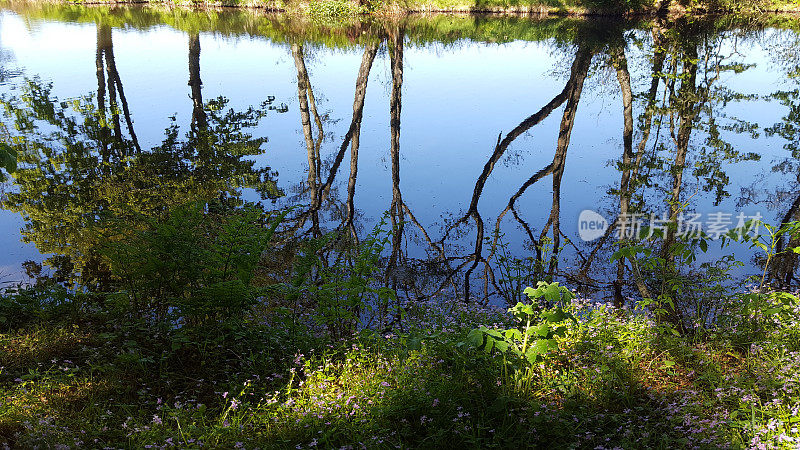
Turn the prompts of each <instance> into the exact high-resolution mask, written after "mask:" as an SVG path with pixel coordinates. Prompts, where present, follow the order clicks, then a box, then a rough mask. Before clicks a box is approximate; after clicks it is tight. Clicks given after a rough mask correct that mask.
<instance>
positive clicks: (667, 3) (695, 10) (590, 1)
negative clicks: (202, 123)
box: [32, 0, 800, 18]
mask: <svg viewBox="0 0 800 450" xmlns="http://www.w3.org/2000/svg"><path fill="white" fill-rule="evenodd" d="M32 3H34V4H42V3H45V4H46V3H53V4H78V5H133V4H137V5H142V4H146V5H164V6H170V7H174V6H185V7H205V8H208V7H212V8H213V7H238V8H249V9H260V10H266V11H271V12H289V13H295V14H298V13H299V14H308V15H312V16H327V17H340V18H341V17H347V16H363V15H371V16H378V17H386V16H389V17H392V16H398V15H406V14H409V13H468V14H482V13H507V14H524V15H535V16H547V15H558V16H612V17H622V16H631V15H645V16H647V15H649V16H655V15H661V16H670V17H681V16H685V15H691V16H701V15H706V14H731V13H735V14H763V13H769V12H772V13H780V12H788V13H792V12H798V11H800V3H798V2H797V1H796V0H756V1H743V0H699V1H698V0H661V1H659V0H205V1H196V0H74V1H71V0H64V1H52V0H43V1H34V2H32Z"/></svg>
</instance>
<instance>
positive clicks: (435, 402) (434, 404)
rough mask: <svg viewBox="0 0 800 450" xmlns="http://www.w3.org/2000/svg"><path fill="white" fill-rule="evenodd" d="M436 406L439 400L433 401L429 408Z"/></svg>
mask: <svg viewBox="0 0 800 450" xmlns="http://www.w3.org/2000/svg"><path fill="white" fill-rule="evenodd" d="M438 405H439V399H438V398H435V399H433V404H431V407H432V408H435V407H436V406H438Z"/></svg>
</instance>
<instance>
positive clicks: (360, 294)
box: [286, 217, 399, 339]
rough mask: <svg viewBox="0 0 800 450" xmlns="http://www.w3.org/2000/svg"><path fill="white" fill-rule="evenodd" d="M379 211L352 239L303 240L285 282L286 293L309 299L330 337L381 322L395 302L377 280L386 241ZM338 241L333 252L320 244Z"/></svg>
mask: <svg viewBox="0 0 800 450" xmlns="http://www.w3.org/2000/svg"><path fill="white" fill-rule="evenodd" d="M385 225H386V218H385V217H384V218H383V220H381V222H380V223H378V224H377V225H376V226H375V227H374V228H373V230H372V232H371V233H370V234H369V235H368V236H367V237H366V238H365V239H363V240H361V241H360V242H358V243H353V242H348V241H346V240H343V241H339V242H337V240H338V239H339V238H340V237H341V236H340V235H339V234H337V233H334V232H332V233H329V234H326V235H324V236H322V237H321V238H316V239H309V240H305V241H303V242H302V243H301V245H300V251H299V255H298V257H297V259H296V261H295V265H294V268H293V272H294V275H293V277H292V282H291V283H290V284H288V285H287V286H286V289H287V292H288V296H289V298H290V299H291V300H292V301H294V302H297V301H298V300H299V299H300V298H301V297H302V298H304V299H307V300H309V301H310V302H311V304H312V305H313V311H314V312H313V317H314V320H315V321H316V322H317V323H318V324H320V325H322V326H324V327H325V329H326V330H327V331H328V333H329V334H330V335H331V336H332V337H334V338H337V339H338V338H342V337H345V336H349V335H351V334H352V333H354V332H355V331H356V330H357V329H358V327H359V326H360V325H361V326H375V327H383V326H385V325H387V323H388V318H389V316H390V315H392V314H399V310H397V308H396V301H397V294H396V293H395V292H394V290H392V289H390V288H388V287H385V286H383V285H382V283H381V282H380V280H379V279H378V276H379V274H380V271H381V266H380V259H381V253H382V251H383V249H384V247H385V246H386V244H387V243H388V242H389V239H390V236H391V235H390V233H389V232H388V231H387V230H385V229H384V227H385ZM334 245H338V246H339V247H338V248H336V249H334V251H333V252H325V251H324V250H326V249H328V248H330V247H331V246H334Z"/></svg>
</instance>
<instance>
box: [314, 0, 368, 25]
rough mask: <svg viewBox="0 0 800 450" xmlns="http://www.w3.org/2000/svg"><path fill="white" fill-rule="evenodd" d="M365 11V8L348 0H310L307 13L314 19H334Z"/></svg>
mask: <svg viewBox="0 0 800 450" xmlns="http://www.w3.org/2000/svg"><path fill="white" fill-rule="evenodd" d="M365 12H367V11H366V9H365V8H363V7H361V6H360V5H357V4H355V3H354V2H352V1H350V0H312V1H311V2H309V4H308V13H309V15H310V16H311V17H312V18H314V19H321V20H335V19H342V18H346V17H351V16H356V15H359V14H363V13H365Z"/></svg>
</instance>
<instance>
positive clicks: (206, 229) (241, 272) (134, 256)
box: [102, 204, 288, 325]
mask: <svg viewBox="0 0 800 450" xmlns="http://www.w3.org/2000/svg"><path fill="white" fill-rule="evenodd" d="M205 209H206V206H205V205H201V204H194V205H189V206H185V207H180V208H176V209H174V210H173V211H171V212H170V213H169V215H168V216H167V217H166V218H165V219H163V220H159V219H152V218H147V217H144V218H140V219H139V220H138V221H136V222H137V223H138V222H143V223H144V227H143V229H141V230H135V229H134V230H131V228H130V226H129V224H128V223H124V224H117V225H118V226H117V227H115V229H113V230H114V231H112V232H110V233H109V234H108V235H107V236H106V237H107V239H108V242H109V243H108V244H107V245H106V246H105V247H104V248H103V250H102V253H103V255H104V256H105V257H107V258H108V260H109V262H110V270H111V273H112V275H113V277H114V278H115V281H117V284H118V285H119V286H121V287H122V288H123V289H124V290H123V291H119V292H117V293H115V294H113V295H112V298H113V299H114V300H115V301H116V302H117V303H118V304H120V305H121V306H122V307H123V309H127V307H128V305H130V306H131V307H132V308H133V311H135V312H136V313H137V314H139V315H141V316H145V317H146V316H148V315H149V314H154V315H155V318H156V319H157V320H167V319H171V320H176V321H178V322H179V323H185V324H187V325H201V324H203V323H205V322H208V321H210V322H225V321H227V320H230V319H233V318H240V317H241V316H242V314H244V313H245V312H246V311H247V310H248V308H249V307H250V306H252V305H253V304H254V303H255V301H256V296H257V294H258V292H259V291H258V289H257V288H256V287H254V286H253V285H252V283H251V282H252V279H253V272H254V270H255V268H256V266H257V264H258V263H259V261H260V258H261V256H262V253H263V252H264V251H265V250H267V249H268V245H269V243H270V240H271V239H272V236H273V235H274V233H275V229H276V228H277V226H278V225H279V223H280V222H281V220H282V219H283V217H284V216H285V215H286V213H287V212H288V211H284V212H283V213H281V214H280V215H278V216H277V217H276V218H274V219H271V224H269V225H268V226H267V223H268V217H269V215H268V214H267V213H265V212H264V211H263V209H261V208H260V207H258V206H256V205H252V204H245V205H244V206H242V207H238V208H231V207H229V206H226V205H224V204H222V205H219V204H211V205H209V206H208V211H206V210H205Z"/></svg>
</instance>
